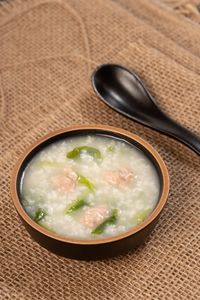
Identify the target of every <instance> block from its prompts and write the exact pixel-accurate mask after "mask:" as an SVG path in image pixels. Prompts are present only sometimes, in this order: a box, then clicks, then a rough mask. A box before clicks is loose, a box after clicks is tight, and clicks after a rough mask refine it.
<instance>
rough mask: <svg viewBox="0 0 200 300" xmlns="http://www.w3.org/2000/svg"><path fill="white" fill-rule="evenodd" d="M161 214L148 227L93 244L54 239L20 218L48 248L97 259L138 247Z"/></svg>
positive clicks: (79, 257)
mask: <svg viewBox="0 0 200 300" xmlns="http://www.w3.org/2000/svg"><path fill="white" fill-rule="evenodd" d="M159 216H160V214H159V215H158V216H157V218H155V219H154V220H153V221H152V222H151V223H149V224H148V225H147V226H146V227H144V228H143V229H142V230H140V231H138V232H136V233H135V234H133V235H131V236H128V237H126V238H123V239H119V240H117V241H113V242H109V243H104V244H91V245H81V244H73V243H66V242H64V241H59V240H56V239H53V238H51V237H49V236H46V235H44V234H42V233H41V232H39V231H37V230H35V229H34V228H33V227H32V226H30V225H29V224H28V223H27V222H25V220H24V219H22V218H21V216H20V219H21V220H22V222H23V224H24V225H25V227H26V230H27V231H28V233H29V234H30V235H31V237H32V238H33V239H34V240H35V241H36V242H37V243H39V244H40V245H41V246H42V247H44V248H46V249H47V250H49V251H51V252H53V253H55V254H57V255H60V256H64V257H68V258H73V259H79V260H91V259H92V260H95V259H105V258H109V257H113V256H117V255H120V254H124V253H126V252H128V251H129V250H133V249H135V248H137V247H138V246H139V245H141V244H142V243H143V242H144V241H145V240H146V238H147V237H148V235H149V234H150V232H151V231H152V230H153V229H154V227H155V225H156V223H157V222H158V219H159Z"/></svg>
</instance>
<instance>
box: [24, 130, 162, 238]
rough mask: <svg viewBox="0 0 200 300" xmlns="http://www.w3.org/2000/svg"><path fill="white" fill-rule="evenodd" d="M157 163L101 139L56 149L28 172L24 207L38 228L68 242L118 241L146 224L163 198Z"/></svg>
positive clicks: (63, 144)
mask: <svg viewBox="0 0 200 300" xmlns="http://www.w3.org/2000/svg"><path fill="white" fill-rule="evenodd" d="M159 191H160V185H159V179H158V174H157V172H156V170H155V167H154V166H153V164H152V162H151V161H150V160H149V159H148V158H147V157H146V156H145V155H144V154H143V153H142V152H141V151H140V150H138V149H137V148H135V147H134V146H131V145H129V144H128V143H126V142H123V141H121V140H117V139H114V138H111V137H103V136H100V135H88V136H78V137H72V138H67V139H63V140H60V141H58V142H54V143H52V144H51V145H50V146H47V147H45V148H44V149H43V150H41V151H40V152H38V153H37V154H36V155H35V156H34V158H33V159H32V160H31V161H30V163H29V164H28V166H27V167H26V169H25V171H24V173H23V177H22V182H21V191H20V193H21V199H22V205H23V207H24V209H25V210H26V212H27V213H28V215H29V216H30V217H31V218H32V219H33V220H34V221H35V222H37V223H38V224H40V225H41V226H43V227H45V228H47V229H48V230H50V231H52V232H55V233H57V234H59V235H62V236H66V237H73V238H75V239H76V238H77V239H95V238H105V237H109V236H115V235H117V234H119V233H123V232H125V231H127V230H129V229H131V228H133V227H134V226H136V225H138V224H140V223H142V222H143V221H144V220H145V219H146V218H147V217H148V215H149V214H150V213H151V212H152V210H153V209H154V208H155V206H156V204H157V201H158V197H159Z"/></svg>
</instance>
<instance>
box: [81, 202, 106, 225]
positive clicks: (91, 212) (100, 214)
mask: <svg viewBox="0 0 200 300" xmlns="http://www.w3.org/2000/svg"><path fill="white" fill-rule="evenodd" d="M108 215H109V210H108V207H107V206H103V205H102V206H98V207H91V208H88V209H87V210H86V211H85V214H84V216H83V217H82V218H81V219H80V222H81V223H82V224H83V225H85V226H86V227H88V228H94V227H96V226H98V225H99V224H100V223H101V222H102V221H103V220H104V219H105V218H106V217H107V216H108Z"/></svg>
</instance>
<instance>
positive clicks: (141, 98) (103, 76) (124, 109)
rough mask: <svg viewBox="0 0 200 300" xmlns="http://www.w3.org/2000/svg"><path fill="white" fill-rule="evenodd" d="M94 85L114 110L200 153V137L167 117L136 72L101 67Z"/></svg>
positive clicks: (118, 67)
mask: <svg viewBox="0 0 200 300" xmlns="http://www.w3.org/2000/svg"><path fill="white" fill-rule="evenodd" d="M92 85H93V88H94V91H95V92H96V94H97V95H98V96H99V97H100V99H101V100H103V101H104V102H105V103H106V104H107V105H109V106H110V107H112V108H113V109H114V110H116V111H118V112H120V113H121V114H123V115H125V116H127V117H129V118H131V119H133V120H135V121H137V122H139V123H142V124H143V125H145V126H148V127H150V128H153V129H155V130H157V131H159V132H162V133H164V134H167V135H168V136H171V137H173V138H175V139H177V140H179V141H180V142H182V143H184V144H185V145H186V146H188V147H190V148H191V149H192V150H193V151H195V152H196V153H197V154H200V138H199V137H198V136H196V135H194V134H193V133H191V132H190V131H189V130H187V129H186V128H183V127H182V126H181V125H179V124H178V123H176V122H175V121H174V120H172V119H171V118H170V117H169V116H167V115H166V114H165V113H164V112H163V111H162V110H161V109H160V108H159V107H158V105H157V104H156V101H155V100H154V98H153V97H152V96H151V94H150V93H149V91H148V90H147V88H146V87H145V85H144V83H143V82H142V80H141V79H140V78H139V76H138V75H136V74H135V73H134V72H132V71H130V70H128V69H126V68H125V67H123V66H120V65H115V64H105V65H101V66H100V67H98V68H97V69H96V70H95V71H94V73H93V74H92Z"/></svg>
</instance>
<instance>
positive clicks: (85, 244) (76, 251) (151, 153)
mask: <svg viewBox="0 0 200 300" xmlns="http://www.w3.org/2000/svg"><path fill="white" fill-rule="evenodd" d="M87 134H96V135H104V136H110V137H112V138H116V139H121V140H123V141H125V142H127V143H129V144H130V145H133V146H134V147H137V148H138V149H140V150H141V151H143V153H144V154H145V155H146V156H147V157H148V158H149V159H150V160H151V161H152V163H153V165H154V167H155V168H156V170H157V173H158V176H159V180H160V196H159V200H158V202H157V205H156V207H155V209H154V210H153V212H152V213H151V214H150V215H149V217H148V218H147V219H146V220H145V221H144V222H143V223H142V224H140V225H138V226H135V227H133V228H132V229H130V230H128V231H126V232H124V233H122V234H119V235H117V236H114V237H108V238H102V239H95V240H81V239H73V238H71V237H69V238H68V237H63V236H60V235H57V234H55V233H52V232H50V231H48V230H47V229H45V228H44V227H42V226H40V225H38V224H37V223H36V222H34V221H33V220H32V219H31V218H30V217H29V216H28V214H27V213H26V212H25V210H24V208H23V206H22V204H21V200H20V182H21V179H22V175H23V172H24V170H25V168H26V166H27V165H28V163H29V162H30V160H31V159H32V158H33V156H34V155H35V154H36V153H37V152H38V151H40V150H41V149H43V148H44V147H45V146H47V145H49V144H51V143H53V142H55V141H58V140H61V139H63V138H68V137H72V136H78V135H79V136H80V135H87ZM168 193H169V174H168V171H167V168H166V166H165V163H164V162H163V160H162V158H161V157H160V155H159V154H158V153H157V152H156V150H155V149H154V148H153V147H152V146H150V145H149V144H148V143H147V142H146V141H144V140H142V139H141V138H140V137H138V136H137V135H135V134H132V133H130V132H128V131H125V130H123V129H119V128H115V127H110V126H105V125H88V126H73V127H69V128H64V129H61V130H58V131H55V132H53V133H50V134H48V135H46V136H45V137H43V138H41V139H39V140H38V141H37V142H35V143H34V144H33V145H32V146H30V147H29V149H27V151H26V152H25V153H24V154H23V155H22V156H21V158H20V159H19V161H18V163H17V164H16V167H15V169H14V176H13V177H12V182H11V194H12V199H13V202H14V205H15V208H16V210H17V212H18V214H19V216H20V218H21V220H22V222H23V223H24V225H25V227H26V229H27V231H28V232H29V233H30V235H31V236H32V237H33V239H34V240H36V241H37V242H38V243H39V244H40V245H41V246H43V247H45V248H47V249H48V250H50V251H52V252H54V253H56V254H59V255H62V256H66V257H70V258H75V259H100V258H106V257H112V256H115V255H119V254H122V253H125V252H127V251H128V250H131V249H133V248H136V247H137V246H139V245H140V244H141V243H143V242H144V240H145V239H146V237H147V236H148V235H149V233H150V232H151V231H152V229H153V228H154V226H155V224H156V223H157V221H158V218H159V216H160V213H161V211H162V209H163V207H164V205H165V203H166V201H167V197H168Z"/></svg>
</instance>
